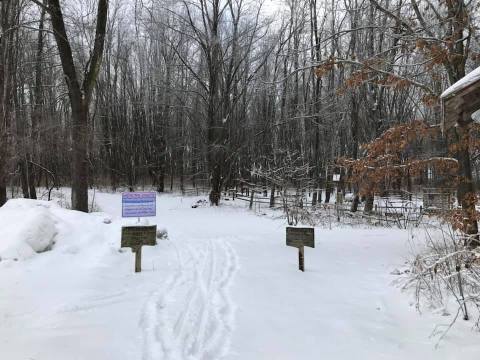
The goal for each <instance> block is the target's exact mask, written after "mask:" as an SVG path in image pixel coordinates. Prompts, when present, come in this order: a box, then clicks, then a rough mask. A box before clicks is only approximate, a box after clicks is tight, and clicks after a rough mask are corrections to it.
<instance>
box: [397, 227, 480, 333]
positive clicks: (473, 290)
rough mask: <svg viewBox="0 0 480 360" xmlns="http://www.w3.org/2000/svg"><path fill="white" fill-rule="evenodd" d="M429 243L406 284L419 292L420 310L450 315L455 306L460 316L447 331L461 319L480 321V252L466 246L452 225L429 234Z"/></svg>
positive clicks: (419, 256)
mask: <svg viewBox="0 0 480 360" xmlns="http://www.w3.org/2000/svg"><path fill="white" fill-rule="evenodd" d="M425 239H426V243H425V245H426V247H425V249H424V251H422V253H420V254H417V255H416V256H415V257H414V259H413V261H412V263H411V270H410V271H409V272H407V274H408V276H407V282H406V284H405V287H406V288H413V289H414V290H415V297H416V305H417V309H419V310H420V307H421V305H425V304H426V305H428V306H430V307H431V308H435V309H443V312H444V314H448V311H447V310H446V309H447V308H448V307H449V306H452V304H453V305H454V306H455V307H456V312H455V313H456V315H455V316H454V318H453V320H452V322H451V324H450V325H449V326H448V327H447V331H448V329H449V328H450V327H451V326H452V325H453V324H454V323H455V321H456V320H457V319H458V317H459V316H460V315H462V317H463V319H464V320H468V319H470V318H471V317H472V316H475V317H477V319H478V316H479V309H480V249H478V248H477V249H472V248H470V247H468V246H466V245H465V244H466V243H468V242H466V241H465V235H463V233H462V232H460V231H456V230H454V229H453V228H452V227H451V226H450V225H448V226H447V225H444V226H441V227H439V228H436V229H429V230H426V237H425ZM473 314H475V315H473ZM477 327H478V320H477ZM445 332H446V331H445Z"/></svg>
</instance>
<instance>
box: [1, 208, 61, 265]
mask: <svg viewBox="0 0 480 360" xmlns="http://www.w3.org/2000/svg"><path fill="white" fill-rule="evenodd" d="M50 206H54V204H53V203H47V202H44V201H31V200H10V201H8V203H7V204H6V205H5V206H3V207H1V208H0V229H2V236H1V240H0V259H1V260H24V259H27V258H30V257H32V256H34V255H36V254H37V253H41V252H44V251H47V250H48V249H50V248H51V247H52V246H53V244H54V242H55V235H56V228H55V222H54V220H53V218H52V217H51V216H50V212H49V211H48V209H49V208H50Z"/></svg>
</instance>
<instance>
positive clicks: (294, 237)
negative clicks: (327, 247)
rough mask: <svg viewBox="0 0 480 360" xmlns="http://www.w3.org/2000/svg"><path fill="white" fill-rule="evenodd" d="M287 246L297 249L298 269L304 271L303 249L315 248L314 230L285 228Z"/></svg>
mask: <svg viewBox="0 0 480 360" xmlns="http://www.w3.org/2000/svg"><path fill="white" fill-rule="evenodd" d="M287 246H293V247H296V248H298V269H299V270H300V271H305V253H304V247H305V246H308V247H311V248H315V230H314V229H313V228H298V227H291V226H289V227H287Z"/></svg>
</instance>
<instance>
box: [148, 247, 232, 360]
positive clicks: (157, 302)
mask: <svg viewBox="0 0 480 360" xmlns="http://www.w3.org/2000/svg"><path fill="white" fill-rule="evenodd" d="M172 246H173V247H174V248H175V252H176V254H177V265H176V270H175V273H174V274H173V275H172V276H171V277H170V278H169V280H167V281H166V284H165V286H164V288H162V289H160V290H159V291H157V292H155V293H154V294H153V295H152V296H151V297H150V299H149V301H148V303H147V304H146V307H145V310H144V313H143V318H142V322H141V327H142V329H143V331H144V347H143V359H144V360H157V359H165V360H170V359H171V360H174V359H175V360H177V359H178V360H180V359H198V360H215V359H218V358H219V357H221V356H222V355H224V354H225V352H226V351H227V350H228V345H229V344H228V342H229V339H230V334H231V332H232V326H233V310H234V309H233V305H232V302H231V300H230V298H229V295H228V287H229V285H230V283H231V281H232V277H233V274H234V273H235V271H236V267H237V265H236V263H237V261H236V258H235V254H234V251H233V249H232V248H231V246H230V245H229V244H228V242H226V241H225V240H224V239H209V240H206V241H202V242H194V241H190V242H183V243H182V245H181V246H179V245H176V244H173V245H172Z"/></svg>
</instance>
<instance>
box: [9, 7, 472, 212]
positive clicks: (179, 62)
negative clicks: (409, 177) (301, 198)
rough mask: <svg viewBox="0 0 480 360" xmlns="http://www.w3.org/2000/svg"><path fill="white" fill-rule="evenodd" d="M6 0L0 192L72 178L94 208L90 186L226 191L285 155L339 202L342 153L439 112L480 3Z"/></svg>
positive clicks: (357, 151)
mask: <svg viewBox="0 0 480 360" xmlns="http://www.w3.org/2000/svg"><path fill="white" fill-rule="evenodd" d="M0 4H1V15H0V16H1V19H0V21H1V43H0V55H1V57H0V110H1V122H0V205H2V204H3V203H4V202H5V201H6V198H7V188H11V187H19V188H21V189H22V192H23V195H24V196H25V197H29V198H36V196H37V195H36V187H39V186H42V187H47V188H49V187H51V186H72V189H73V191H72V206H73V208H75V209H78V210H83V211H87V210H88V195H87V194H88V192H87V191H88V188H89V187H94V186H99V185H101V186H109V187H111V188H112V189H117V188H119V187H122V188H124V187H126V188H134V187H135V186H138V185H139V184H145V183H146V184H149V185H153V186H154V187H155V189H156V190H157V191H159V192H163V191H166V190H168V189H170V188H172V187H173V186H174V184H175V186H179V187H180V188H181V189H184V188H187V187H189V188H190V187H192V186H198V185H202V186H207V187H208V188H209V189H210V201H211V203H212V204H218V202H219V199H220V193H221V191H222V190H223V189H227V188H230V187H234V186H236V185H237V184H239V183H241V182H255V183H262V184H263V185H264V186H265V187H266V188H268V189H271V190H272V191H275V187H276V186H277V187H278V186H279V184H278V182H276V181H272V179H273V178H274V177H275V176H274V175H275V174H278V173H280V172H282V171H285V166H286V164H288V166H291V167H296V168H298V169H306V170H305V174H304V175H305V177H306V180H305V181H306V182H307V183H308V186H309V188H311V189H312V191H313V194H314V195H313V202H314V203H317V202H319V203H320V202H322V201H327V202H328V201H329V197H330V193H331V192H332V191H333V189H332V179H331V177H332V175H333V169H334V167H335V166H334V164H336V160H337V159H338V158H352V159H357V158H359V157H362V156H363V155H364V153H363V150H362V148H361V145H362V144H364V143H368V142H370V141H372V140H374V139H376V138H377V137H379V136H380V135H381V134H382V133H383V132H384V131H385V130H386V129H388V128H390V127H391V126H394V125H398V124H404V123H409V122H412V121H414V120H421V121H423V122H425V123H427V124H430V125H438V124H440V123H441V121H442V108H441V102H440V100H439V95H440V94H441V93H442V91H443V90H444V89H445V88H446V87H448V86H449V85H451V84H453V83H455V82H456V81H457V80H459V79H460V78H462V77H463V76H465V74H466V73H467V72H468V71H469V70H471V69H474V68H476V67H477V66H479V65H480V55H479V52H480V37H479V35H480V34H479V33H478V26H479V25H480V19H479V11H480V9H479V6H480V2H479V1H477V0H471V1H466V0H433V1H432V0H342V1H333V0H325V1H320V0H284V1H278V2H277V3H276V4H277V5H275V6H273V5H272V4H271V3H267V2H265V3H262V2H261V1H255V0H110V1H108V0H78V1H68V0H64V1H59V0H45V1H42V0H3V1H1V2H0ZM107 10H108V16H107ZM460 131H461V129H460ZM462 151H463V154H462V153H461V152H462ZM458 156H459V157H462V156H463V158H469V153H468V149H464V150H460V151H459V155H458ZM477 158H478V157H477ZM477 158H473V165H474V166H473V170H474V171H473V173H476V172H477V170H476V169H477V164H476V160H475V159H477ZM352 187H353V189H352V190H353V191H355V193H357V197H356V199H357V200H356V201H357V202H358V191H359V190H358V188H356V187H357V185H356V184H353V185H352ZM318 189H325V191H324V192H320V191H318ZM322 194H325V197H326V199H325V198H324V199H322Z"/></svg>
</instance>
